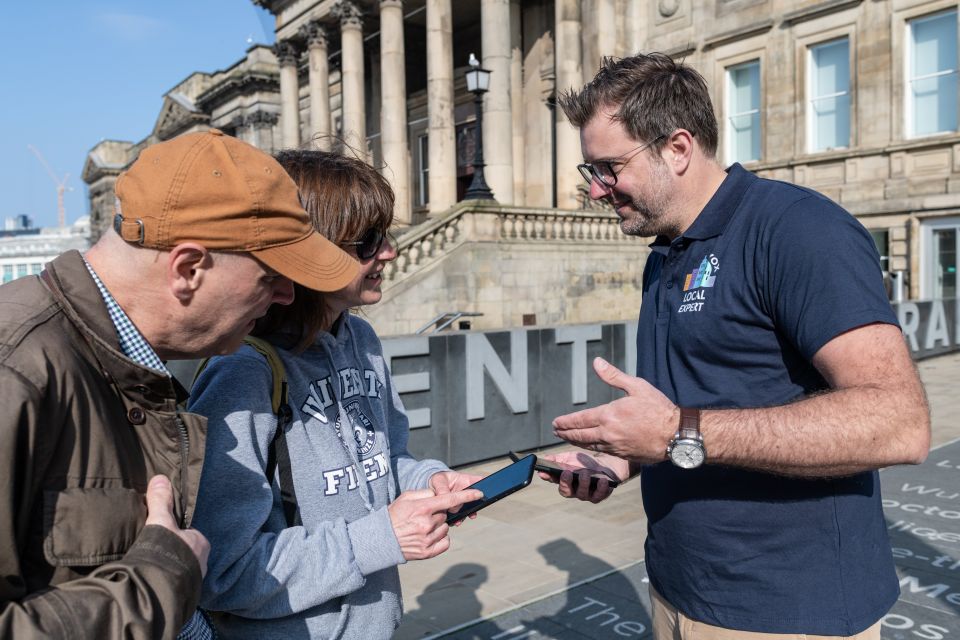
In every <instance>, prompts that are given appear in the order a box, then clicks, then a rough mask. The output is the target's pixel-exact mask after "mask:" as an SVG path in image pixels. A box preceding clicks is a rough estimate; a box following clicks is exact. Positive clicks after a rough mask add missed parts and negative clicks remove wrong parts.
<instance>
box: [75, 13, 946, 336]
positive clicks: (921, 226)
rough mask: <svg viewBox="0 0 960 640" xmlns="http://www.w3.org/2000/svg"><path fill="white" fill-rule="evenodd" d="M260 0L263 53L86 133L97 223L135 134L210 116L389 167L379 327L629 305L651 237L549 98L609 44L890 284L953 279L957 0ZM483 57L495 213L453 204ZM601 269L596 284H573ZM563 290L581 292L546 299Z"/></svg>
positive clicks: (464, 176) (464, 174)
mask: <svg viewBox="0 0 960 640" xmlns="http://www.w3.org/2000/svg"><path fill="white" fill-rule="evenodd" d="M253 2H255V3H256V4H258V5H260V6H261V7H263V8H265V9H266V10H268V11H269V12H270V13H271V14H272V15H273V16H274V17H275V19H276V20H275V29H276V40H277V43H276V45H275V46H274V47H272V48H267V47H263V46H255V47H253V48H251V49H250V50H249V51H248V52H247V55H246V57H245V58H244V59H243V60H241V61H240V62H238V63H237V64H236V65H234V66H233V67H231V68H230V69H228V70H225V71H220V72H216V73H213V74H203V73H196V74H193V75H192V76H190V77H189V78H187V79H186V80H185V81H184V82H183V83H181V84H180V85H178V86H177V87H175V88H174V89H173V90H171V91H170V92H168V93H167V94H166V97H165V100H164V105H163V108H162V110H161V115H160V117H159V118H158V121H157V124H156V126H155V128H154V131H153V133H152V134H151V136H150V137H149V138H148V139H147V140H145V141H142V142H141V143H139V144H132V143H120V142H114V141H107V142H103V143H101V144H100V145H98V146H97V147H95V148H94V149H93V150H92V152H91V154H90V158H88V164H87V169H85V173H84V177H85V179H86V180H87V182H88V184H90V185H91V188H90V194H91V196H90V197H91V212H92V217H93V218H94V224H95V225H96V224H97V223H98V221H103V220H106V219H109V216H110V215H112V211H109V209H110V205H111V197H110V196H109V194H110V193H111V186H112V180H114V179H115V176H116V173H117V172H118V171H119V170H120V169H122V167H123V166H125V165H127V164H129V162H131V161H132V159H133V158H134V157H135V155H136V153H137V152H138V151H139V148H140V147H142V145H143V144H146V143H149V142H153V141H155V140H161V139H166V138H167V137H170V136H171V135H174V134H176V133H179V132H183V131H188V130H192V129H195V128H199V127H208V126H217V127H219V128H222V129H224V130H225V131H227V132H229V133H233V134H234V135H237V136H238V137H241V138H243V139H246V140H248V141H250V142H252V143H254V144H256V145H258V146H260V147H261V148H264V149H266V150H270V151H274V150H277V149H279V148H284V147H293V146H300V145H304V144H313V145H316V146H319V147H321V148H338V149H348V150H349V152H352V153H356V154H358V155H361V156H363V157H365V158H367V159H368V160H370V161H371V162H372V163H373V164H374V165H375V166H377V167H380V168H381V169H382V171H383V172H384V174H385V175H386V176H387V177H388V179H389V180H390V181H391V184H392V185H393V187H394V189H395V191H396V193H397V196H398V197H397V209H396V220H397V222H398V225H399V227H400V231H401V232H402V236H401V249H402V251H403V252H404V253H406V254H407V255H401V258H400V260H399V261H398V262H399V263H402V265H403V266H398V267H397V268H395V269H394V270H393V277H392V278H391V280H390V281H389V282H388V284H387V285H386V297H385V301H384V303H381V305H380V306H378V307H377V308H375V309H374V310H371V313H375V314H377V316H383V318H382V322H384V323H386V324H385V325H378V328H380V329H381V330H382V331H386V332H388V333H390V332H394V333H402V332H407V331H410V330H412V327H413V326H414V325H415V324H417V323H418V322H421V321H426V320H429V319H430V317H432V316H433V315H435V314H436V313H439V312H443V311H447V310H454V309H455V308H459V310H465V311H477V310H478V309H479V308H481V307H484V308H485V309H486V310H485V311H483V313H484V316H482V317H481V318H478V319H477V320H476V321H475V322H474V326H476V327H483V328H492V327H497V326H514V325H518V324H520V322H521V317H522V316H528V317H530V316H536V317H537V321H538V322H541V323H565V322H594V321H598V320H605V319H607V320H617V319H623V318H630V317H634V316H635V314H636V308H637V306H638V305H639V286H638V280H639V277H640V271H641V265H642V262H643V258H644V256H645V253H646V247H645V243H644V242H643V241H641V240H636V241H632V242H631V241H625V242H611V241H610V240H608V239H607V238H606V237H605V235H604V234H603V233H602V232H600V231H598V229H605V228H608V227H610V225H611V224H614V220H615V219H614V218H613V217H612V215H611V214H609V213H606V212H603V211H602V209H600V210H596V209H594V210H591V207H592V205H591V204H590V203H589V202H586V201H585V198H584V190H583V185H582V184H581V183H582V179H581V178H580V177H579V174H578V173H577V171H576V169H575V166H576V164H577V163H578V162H580V149H579V139H578V136H577V132H576V131H575V130H573V129H572V127H570V125H569V124H568V123H567V122H566V121H565V119H564V117H563V115H562V112H560V111H559V110H558V109H555V108H554V107H553V105H554V100H555V96H556V94H557V92H558V90H563V89H566V88H569V87H578V86H580V85H582V84H583V83H584V82H586V81H588V80H589V79H590V78H591V77H592V76H593V74H594V73H595V71H596V69H597V67H598V65H599V62H600V59H601V57H602V56H605V55H615V56H622V55H627V54H629V53H631V52H634V51H652V50H658V51H664V52H667V53H669V54H670V55H672V56H674V57H675V58H679V59H683V60H685V61H686V62H688V63H689V64H691V65H692V66H694V67H695V68H697V69H698V70H699V71H700V72H701V73H702V74H703V75H704V76H705V77H706V79H707V81H708V84H709V86H710V90H711V92H712V97H713V100H714V105H715V109H716V112H717V117H718V120H719V122H720V124H721V131H720V150H719V154H720V156H721V157H720V160H721V162H723V163H731V162H741V163H743V164H744V165H745V166H746V167H747V168H749V169H751V170H753V171H755V172H757V173H758V174H760V175H764V176H768V177H773V178H778V179H783V180H788V181H791V182H796V183H799V184H802V185H806V186H810V187H812V188H814V189H817V190H818V191H821V192H823V193H825V194H826V195H828V196H829V197H831V198H833V199H835V200H837V201H839V202H840V203H841V204H842V205H843V206H845V207H846V208H847V209H849V210H850V211H851V212H853V213H854V214H855V215H857V216H858V217H859V219H860V220H861V221H862V222H863V224H864V225H865V226H866V227H867V228H868V229H870V230H871V232H872V233H873V235H874V238H875V240H876V241H877V244H878V248H879V250H880V253H881V254H882V256H883V258H882V259H883V265H884V267H885V269H887V270H888V271H889V272H890V273H891V274H893V285H894V286H892V290H893V291H894V295H902V296H903V297H909V298H951V297H955V295H956V286H957V283H956V272H957V264H956V260H957V255H958V253H960V251H958V248H960V134H958V122H957V108H958V107H957V105H958V101H957V92H958V82H957V69H958V67H960V63H958V60H957V32H958V28H957V24H958V18H957V2H956V0H953V1H948V0H650V1H642V2H641V1H639V0H402V1H401V0H253ZM471 53H474V54H476V56H477V57H478V58H479V59H480V61H481V63H482V66H483V67H484V68H486V69H489V70H490V71H491V72H492V73H491V81H490V90H489V92H488V93H486V94H485V95H484V117H483V127H482V129H483V131H482V140H483V151H484V160H485V162H486V166H485V176H486V179H487V182H488V183H489V185H490V187H491V188H492V190H493V193H494V197H495V198H496V201H497V203H498V205H499V209H498V210H497V211H493V210H491V209H490V208H489V206H488V205H483V206H468V205H464V204H462V203H461V204H458V202H460V201H461V200H462V197H463V193H464V191H465V189H466V187H467V186H468V185H469V183H470V180H471V179H472V171H473V169H472V166H471V160H472V157H473V149H474V144H475V131H474V129H475V127H474V126H473V125H474V109H473V96H472V95H471V94H469V93H468V92H467V91H466V87H465V82H464V72H465V71H466V69H467V60H468V58H469V56H470V54H471ZM94 212H96V213H94ZM601 219H602V220H603V222H602V223H601V222H599V221H598V220H601ZM558 221H559V222H558ZM438 229H443V230H444V231H442V232H438V231H437V230H438ZM558 229H559V230H558ZM551 234H552V235H551ZM577 252H586V253H588V254H592V256H593V259H591V260H583V261H579V262H578V260H579V259H571V255H573V254H575V253H577ZM519 256H523V257H522V258H519V259H517V258H518V257H519ZM531 256H538V258H537V260H540V261H542V264H543V265H546V266H544V268H542V269H541V268H534V264H535V262H536V261H535V260H533V259H532V258H531ZM528 260H530V262H525V261H528ZM507 265H513V266H514V267H517V270H516V272H514V273H513V275H511V276H510V278H519V279H520V280H522V281H523V284H524V285H525V286H528V287H529V289H530V290H529V291H527V292H526V293H524V294H523V296H522V298H521V299H522V300H523V301H524V303H525V304H521V305H517V304H515V303H514V302H513V300H515V298H516V294H517V291H518V290H519V289H517V288H516V287H517V286H519V284H518V282H519V281H511V280H510V278H508V277H507V274H508V273H510V269H509V268H507ZM591 269H592V270H593V275H595V276H596V277H595V278H594V279H593V281H592V283H591V284H590V286H588V287H583V288H578V287H577V286H573V285H571V284H570V283H573V282H576V281H577V278H579V277H581V276H583V275H584V273H585V272H586V273H589V272H590V271H591ZM576 270H579V272H575V271H576ZM471 273H472V274H475V276H476V277H471V276H469V274H471ZM478 274H487V275H484V276H482V277H481V276H480V275H478ZM501 275H502V277H501ZM838 277H841V276H838ZM491 278H494V279H497V281H496V282H493V281H491ZM498 278H499V279H498ZM628 278H629V279H630V282H629V285H628V286H624V282H625V281H626V279H628ZM511 282H512V283H511ZM421 285H423V286H421ZM493 291H501V293H499V294H495V293H492V292H493ZM537 291H539V292H540V293H531V292H537ZM568 294H569V295H573V294H576V295H578V296H585V297H584V301H585V302H584V304H581V305H576V304H572V303H569V301H568V304H564V305H558V304H556V303H555V302H554V303H551V300H553V298H552V297H551V296H555V295H568ZM498 296H500V297H498ZM531 296H532V298H531ZM484 297H485V298H484ZM481 298H484V299H481ZM614 299H616V300H618V301H624V302H623V307H624V308H623V309H622V310H621V309H620V308H619V306H618V305H619V303H618V305H612V303H611V300H614ZM551 304H552V306H551ZM611 305H612V306H611ZM444 306H446V307H449V308H444ZM518 306H525V307H527V309H526V310H521V309H519V308H517V307H518ZM557 307H562V308H557ZM508 308H509V309H511V311H510V312H509V313H506V312H505V311H504V310H505V309H508ZM495 309H499V312H497V311H496V310H495ZM603 313H609V314H610V315H608V316H605V317H601V316H602V314H603ZM388 316H389V317H388ZM493 316H496V318H497V320H493ZM389 318H405V320H403V321H402V322H396V323H392V324H391V322H392V321H391V320H390V319H389ZM378 321H380V319H379V318H378ZM387 325H389V326H387Z"/></svg>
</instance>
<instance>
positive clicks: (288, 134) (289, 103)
mask: <svg viewBox="0 0 960 640" xmlns="http://www.w3.org/2000/svg"><path fill="white" fill-rule="evenodd" d="M273 51H274V53H275V54H276V55H277V62H279V63H280V128H281V143H282V144H283V147H284V148H285V149H295V148H296V147H299V146H300V84H299V81H298V80H297V58H298V54H299V51H298V50H297V47H296V46H295V45H294V44H293V43H292V42H290V41H289V40H283V41H280V42H278V43H277V44H276V45H274V47H273Z"/></svg>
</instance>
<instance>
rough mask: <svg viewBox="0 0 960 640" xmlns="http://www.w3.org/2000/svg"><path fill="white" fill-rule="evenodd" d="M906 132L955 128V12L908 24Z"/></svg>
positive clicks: (935, 131) (933, 131) (918, 132)
mask: <svg viewBox="0 0 960 640" xmlns="http://www.w3.org/2000/svg"><path fill="white" fill-rule="evenodd" d="M907 32H908V34H907V43H908V44H907V84H908V87H907V91H906V98H907V105H906V114H907V135H908V136H925V135H931V134H935V133H944V132H948V131H956V129H957V11H956V10H955V9H954V10H952V11H946V12H944V13H938V14H935V15H932V16H926V17H924V18H918V19H916V20H911V21H910V22H909V23H908V25H907Z"/></svg>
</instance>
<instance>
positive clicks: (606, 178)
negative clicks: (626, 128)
mask: <svg viewBox="0 0 960 640" xmlns="http://www.w3.org/2000/svg"><path fill="white" fill-rule="evenodd" d="M666 137H667V136H666V135H661V136H657V137H656V138H654V139H653V140H651V141H650V142H648V143H646V144H642V145H640V146H639V147H637V148H636V149H631V150H630V151H628V152H627V153H626V154H624V156H626V155H627V154H630V157H629V158H627V159H626V160H598V161H597V162H585V163H583V164H578V165H577V170H578V171H579V172H580V175H582V176H583V179H584V180H586V181H587V182H588V183H589V182H593V181H594V180H596V181H597V182H599V183H600V184H601V185H603V186H604V187H606V188H608V189H612V188H613V187H614V185H616V184H617V175H618V174H619V173H620V172H621V171H623V168H624V167H625V166H627V163H629V162H630V161H631V160H633V159H634V158H636V157H637V156H638V155H640V152H641V151H643V150H644V149H646V148H648V147H651V146H653V145H655V144H656V143H658V142H659V141H661V140H663V139H664V138H666ZM614 165H619V166H620V168H619V169H618V170H616V171H614V169H613V167H614Z"/></svg>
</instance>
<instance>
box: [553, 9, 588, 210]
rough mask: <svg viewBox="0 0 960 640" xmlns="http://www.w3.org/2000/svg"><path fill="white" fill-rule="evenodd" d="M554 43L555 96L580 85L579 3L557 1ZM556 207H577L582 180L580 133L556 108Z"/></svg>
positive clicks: (581, 81) (581, 83) (578, 87)
mask: <svg viewBox="0 0 960 640" xmlns="http://www.w3.org/2000/svg"><path fill="white" fill-rule="evenodd" d="M555 7H556V23H557V26H556V30H555V33H556V34H557V40H556V43H555V45H554V47H555V48H554V51H555V53H554V65H555V67H556V70H557V83H556V90H557V93H558V94H559V93H561V92H563V91H568V90H570V89H571V88H572V89H578V90H579V89H580V88H581V87H582V86H583V70H582V68H581V65H580V54H581V50H582V47H581V42H580V35H581V29H582V26H581V24H580V2H579V0H556V5H555ZM556 117H557V134H556V153H557V183H556V189H557V194H556V197H557V206H558V207H560V208H561V209H576V208H577V184H578V183H579V181H580V180H582V179H583V178H581V177H580V173H579V172H578V171H577V164H579V163H580V162H581V160H582V158H583V156H582V155H581V152H580V134H579V133H578V132H577V130H576V129H574V128H573V126H572V125H571V124H570V122H569V121H568V120H567V117H566V116H565V115H564V114H563V109H561V108H559V107H557V109H556Z"/></svg>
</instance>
